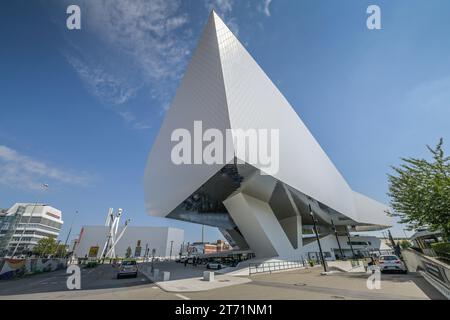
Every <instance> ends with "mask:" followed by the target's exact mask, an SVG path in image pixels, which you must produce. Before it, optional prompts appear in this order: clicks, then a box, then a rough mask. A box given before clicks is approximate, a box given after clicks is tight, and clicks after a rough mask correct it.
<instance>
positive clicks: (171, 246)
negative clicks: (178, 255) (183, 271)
mask: <svg viewBox="0 0 450 320" xmlns="http://www.w3.org/2000/svg"><path fill="white" fill-rule="evenodd" d="M172 249H173V240H171V241H170V258H169V261H172Z"/></svg>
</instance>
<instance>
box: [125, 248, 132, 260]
mask: <svg viewBox="0 0 450 320" xmlns="http://www.w3.org/2000/svg"><path fill="white" fill-rule="evenodd" d="M130 257H131V247H128V248H127V252H126V253H125V258H130Z"/></svg>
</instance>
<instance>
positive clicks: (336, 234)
mask: <svg viewBox="0 0 450 320" xmlns="http://www.w3.org/2000/svg"><path fill="white" fill-rule="evenodd" d="M331 225H332V227H333V231H334V235H335V236H336V241H337V244H338V247H339V252H340V253H341V257H342V259H345V256H344V252H343V251H342V247H341V243H340V242H339V236H338V232H337V229H336V226H335V225H334V222H333V219H331Z"/></svg>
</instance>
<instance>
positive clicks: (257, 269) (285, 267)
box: [248, 261, 305, 275]
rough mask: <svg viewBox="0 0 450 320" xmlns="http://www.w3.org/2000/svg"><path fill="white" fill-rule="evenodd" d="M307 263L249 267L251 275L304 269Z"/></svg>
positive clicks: (268, 263) (266, 264)
mask: <svg viewBox="0 0 450 320" xmlns="http://www.w3.org/2000/svg"><path fill="white" fill-rule="evenodd" d="M304 266H305V263H304V262H303V261H273V262H264V263H250V264H249V266H248V271H249V274H250V275H252V274H255V273H266V272H269V273H272V272H274V271H279V270H290V269H297V268H303V267H304Z"/></svg>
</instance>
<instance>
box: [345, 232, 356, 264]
mask: <svg viewBox="0 0 450 320" xmlns="http://www.w3.org/2000/svg"><path fill="white" fill-rule="evenodd" d="M346 231H347V239H348V244H349V245H350V249H351V250H352V258H353V259H354V258H355V251H353V245H352V239H351V238H350V232H348V227H347V228H346Z"/></svg>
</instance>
